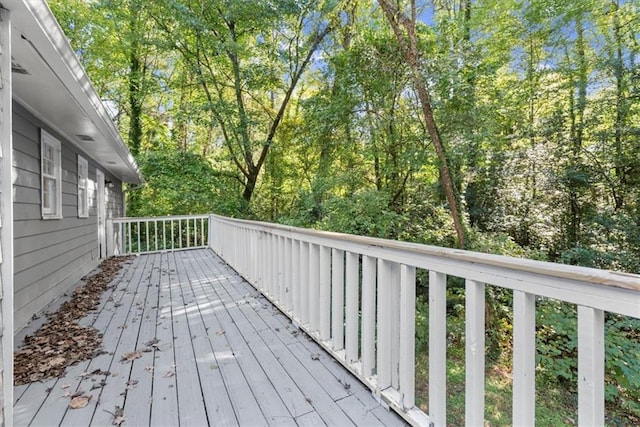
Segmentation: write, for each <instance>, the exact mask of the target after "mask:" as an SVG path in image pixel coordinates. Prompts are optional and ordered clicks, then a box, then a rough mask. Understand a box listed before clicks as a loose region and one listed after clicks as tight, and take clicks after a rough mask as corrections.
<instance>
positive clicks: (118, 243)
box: [107, 215, 209, 255]
mask: <svg viewBox="0 0 640 427" xmlns="http://www.w3.org/2000/svg"><path fill="white" fill-rule="evenodd" d="M208 246H209V215H184V216H166V217H151V218H114V219H110V220H108V221H107V253H108V254H109V255H128V254H142V253H151V252H161V251H172V250H179V249H196V248H206V247H208Z"/></svg>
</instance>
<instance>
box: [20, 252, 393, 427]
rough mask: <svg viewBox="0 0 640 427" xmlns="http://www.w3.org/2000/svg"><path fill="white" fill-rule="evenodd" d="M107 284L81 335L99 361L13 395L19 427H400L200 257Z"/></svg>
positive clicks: (255, 298) (240, 285)
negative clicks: (93, 332)
mask: <svg viewBox="0 0 640 427" xmlns="http://www.w3.org/2000/svg"><path fill="white" fill-rule="evenodd" d="M114 283H115V285H114V286H113V287H112V288H111V289H109V290H108V291H107V292H106V293H105V295H104V296H103V298H102V304H101V305H100V307H99V309H98V310H96V311H95V312H94V313H92V314H91V315H89V316H88V317H87V318H86V319H84V321H83V323H82V324H85V325H93V326H94V327H95V328H97V329H98V330H99V331H101V333H102V334H103V348H104V350H105V351H106V353H105V354H102V355H100V356H97V357H95V358H94V359H91V360H89V361H86V362H82V363H80V364H78V365H75V366H72V367H70V368H69V369H68V370H67V373H66V375H65V377H63V378H59V379H52V380H49V381H46V382H37V383H32V384H29V385H24V386H17V387H15V397H14V399H15V402H14V424H15V425H16V426H24V425H33V426H51V425H65V426H88V425H95V426H106V425H112V424H113V423H114V420H115V421H116V423H117V422H118V421H122V420H124V422H123V423H122V425H125V426H127V425H129V426H142V425H152V426H178V425H185V426H201V425H212V426H213V425H215V426H227V425H228V426H232V425H241V426H259V425H301V426H304V425H309V426H318V425H330V426H348V425H358V426H376V425H378V426H380V425H387V426H391V425H404V421H403V420H402V419H401V418H400V417H398V416H397V415H396V414H394V413H393V412H389V411H387V410H385V409H384V408H383V407H381V406H380V405H379V403H378V402H376V400H375V399H374V398H373V397H372V396H371V393H370V392H369V390H368V389H367V388H366V387H365V386H363V385H362V384H361V383H360V382H359V381H358V380H357V379H356V378H355V377H353V376H352V375H351V374H350V373H349V372H348V371H346V370H345V369H344V368H343V367H342V366H341V365H340V364H339V363H337V362H335V361H334V360H333V359H332V358H331V357H330V356H329V355H328V354H327V353H325V352H324V351H323V350H322V349H321V348H320V347H319V346H318V345H317V344H316V343H314V342H313V341H312V340H311V339H310V338H309V337H308V336H307V335H306V334H304V333H302V332H299V331H298V330H297V329H296V328H295V327H293V325H292V324H291V322H290V321H289V320H288V319H287V318H286V316H284V315H283V314H282V313H281V312H280V311H278V310H277V309H276V308H275V307H273V306H272V305H271V304H270V303H269V302H268V301H267V300H266V299H265V298H264V297H262V296H261V295H260V294H259V293H258V292H257V291H256V290H255V289H254V288H253V287H252V286H251V285H249V284H248V283H247V282H245V281H244V280H242V278H240V277H239V276H238V275H237V274H236V273H235V272H234V271H233V270H232V269H231V268H229V267H228V266H227V265H226V264H225V263H224V261H222V260H221V259H220V258H219V257H218V256H216V255H215V254H214V253H213V252H212V251H210V250H208V249H202V250H191V251H181V252H173V253H162V254H152V255H143V256H138V257H136V258H135V259H134V260H133V262H130V263H128V264H125V266H124V268H123V269H122V271H121V272H120V274H119V279H117V280H116V282H114ZM123 357H124V358H125V360H122V359H123ZM127 359H130V360H127ZM78 391H81V392H82V393H83V395H91V400H90V401H89V404H88V405H87V406H86V407H84V408H80V409H71V408H70V407H69V402H70V396H71V395H73V394H74V393H76V392H78ZM119 415H120V418H118V416H119Z"/></svg>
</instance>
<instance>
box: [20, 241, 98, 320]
mask: <svg viewBox="0 0 640 427" xmlns="http://www.w3.org/2000/svg"><path fill="white" fill-rule="evenodd" d="M96 252H97V251H96V247H94V246H93V245H86V246H84V247H78V248H76V249H74V250H72V251H69V252H67V253H65V254H63V255H61V256H59V257H57V258H56V259H55V260H52V262H48V263H46V264H47V265H36V266H34V267H33V268H30V269H28V270H25V271H23V272H21V273H18V274H17V275H16V282H17V281H18V279H20V280H21V281H22V283H25V282H24V280H23V279H25V278H26V279H28V282H26V283H28V286H20V287H18V286H16V287H15V290H14V292H15V298H14V307H15V308H16V310H19V309H21V308H22V307H23V306H25V305H27V304H28V303H29V301H31V300H32V299H37V298H38V297H39V296H40V295H42V294H44V293H46V292H47V291H48V290H49V289H50V288H54V287H56V286H58V284H59V283H60V282H61V281H63V280H64V279H66V278H67V277H69V275H71V274H73V273H74V272H75V271H76V270H77V269H78V268H79V267H80V266H82V265H84V264H86V263H88V262H90V261H93V260H97V256H96ZM86 273H88V271H84V272H83V274H82V275H84V274H86ZM32 314H33V313H32Z"/></svg>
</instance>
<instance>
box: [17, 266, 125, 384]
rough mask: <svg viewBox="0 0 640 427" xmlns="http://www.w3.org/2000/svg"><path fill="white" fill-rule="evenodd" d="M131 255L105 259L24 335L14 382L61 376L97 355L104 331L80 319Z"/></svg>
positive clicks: (24, 382)
mask: <svg viewBox="0 0 640 427" xmlns="http://www.w3.org/2000/svg"><path fill="white" fill-rule="evenodd" d="M129 258H130V257H111V258H108V259H106V260H104V261H103V262H102V263H101V264H100V267H99V271H98V272H97V273H96V274H93V275H92V276H89V277H85V278H84V280H85V284H84V285H83V286H80V287H78V288H77V289H75V290H74V291H73V295H72V297H71V299H70V300H68V301H66V302H65V303H64V304H62V306H61V307H60V308H59V309H58V311H56V312H55V313H53V314H51V315H50V316H49V319H48V320H47V322H46V323H45V324H44V325H43V326H42V327H41V328H40V329H38V330H37V331H36V332H35V333H34V334H33V335H28V336H27V337H26V338H25V339H24V344H23V345H22V347H21V348H20V349H19V350H18V351H16V353H15V355H14V383H15V384H16V385H20V384H27V383H30V382H34V381H42V380H45V379H48V378H54V377H61V376H63V375H64V373H65V370H66V368H67V366H71V365H73V364H75V363H78V362H80V361H82V360H87V359H90V358H92V357H95V356H96V355H97V354H98V353H99V352H100V348H101V345H102V335H101V334H100V333H99V332H98V330H96V329H95V328H92V327H88V326H81V325H79V324H78V321H79V320H80V319H82V318H83V317H85V316H86V315H87V313H88V312H89V311H91V310H95V309H96V308H97V307H98V304H99V303H100V299H101V297H102V294H103V293H104V291H106V290H107V289H108V288H109V286H110V283H111V281H112V280H113V279H114V277H115V275H116V274H117V273H118V271H120V269H121V268H122V265H123V264H124V263H125V262H126V261H127V260H128V259H129Z"/></svg>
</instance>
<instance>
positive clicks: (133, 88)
mask: <svg viewBox="0 0 640 427" xmlns="http://www.w3.org/2000/svg"><path fill="white" fill-rule="evenodd" d="M130 13H131V15H130V17H129V37H130V43H131V44H130V50H129V94H128V95H129V148H130V149H131V154H133V156H134V157H137V156H138V154H139V153H140V146H141V145H142V73H143V68H144V64H142V63H141V61H140V41H139V40H138V33H139V31H138V30H139V28H138V27H139V24H138V22H139V19H140V17H139V15H140V4H139V3H138V1H137V0H131V12H130Z"/></svg>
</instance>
